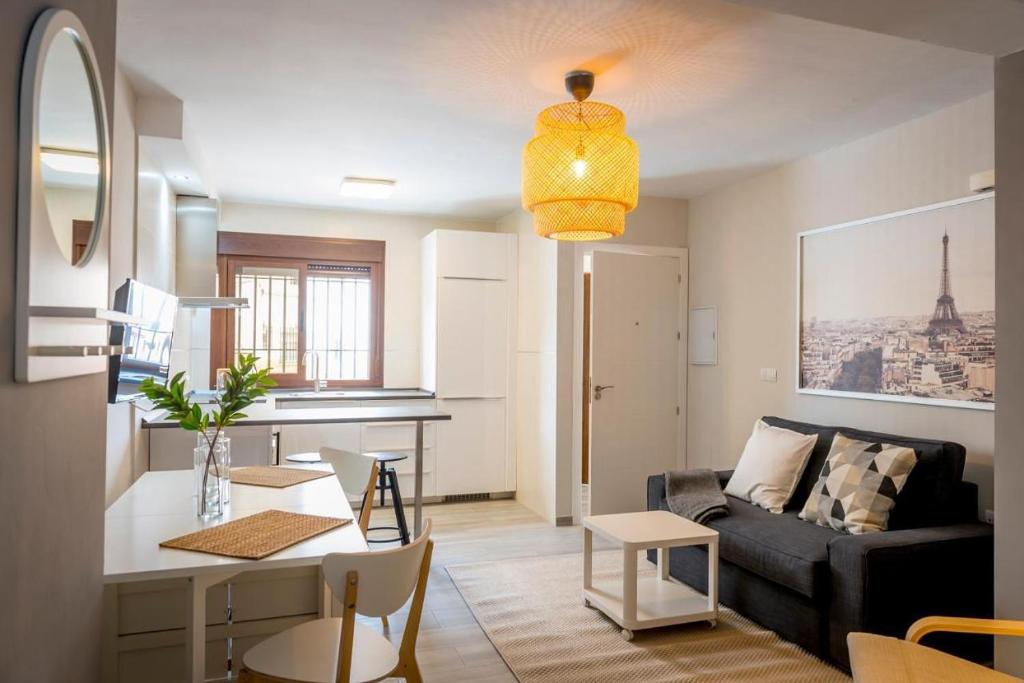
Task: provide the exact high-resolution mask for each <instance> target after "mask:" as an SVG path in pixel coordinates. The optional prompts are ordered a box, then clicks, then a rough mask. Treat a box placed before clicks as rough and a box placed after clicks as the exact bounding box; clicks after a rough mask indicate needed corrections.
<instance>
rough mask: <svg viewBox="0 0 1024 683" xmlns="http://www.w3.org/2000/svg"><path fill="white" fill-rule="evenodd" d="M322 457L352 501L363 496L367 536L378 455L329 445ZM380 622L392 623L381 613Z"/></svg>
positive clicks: (361, 521)
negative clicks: (368, 455)
mask: <svg viewBox="0 0 1024 683" xmlns="http://www.w3.org/2000/svg"><path fill="white" fill-rule="evenodd" d="M320 461H321V462H326V463H328V464H330V466H331V467H332V468H334V476H336V477H337V478H338V482H339V483H340V484H341V490H342V491H344V492H345V495H346V496H348V497H349V502H352V499H353V498H358V499H359V530H360V531H362V532H363V538H366V537H367V535H368V534H369V533H370V513H371V511H372V510H373V492H374V491H376V490H377V477H378V476H379V474H380V472H379V470H378V465H377V460H376V458H369V457H367V456H365V455H362V454H360V453H353V452H352V451H343V450H341V449H338V448H328V447H326V446H325V447H323V448H321V449H320ZM367 477H369V478H367ZM380 622H381V623H382V624H384V628H388V627H389V624H388V618H387V617H386V616H385V617H381V618H380Z"/></svg>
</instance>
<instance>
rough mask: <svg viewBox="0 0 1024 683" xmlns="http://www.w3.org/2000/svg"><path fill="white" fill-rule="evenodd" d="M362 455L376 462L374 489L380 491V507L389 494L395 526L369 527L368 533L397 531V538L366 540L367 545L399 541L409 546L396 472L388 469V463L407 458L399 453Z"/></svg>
mask: <svg viewBox="0 0 1024 683" xmlns="http://www.w3.org/2000/svg"><path fill="white" fill-rule="evenodd" d="M363 455H365V456H367V457H369V458H374V459H375V460H376V461H377V477H378V481H377V486H376V489H377V490H378V491H380V504H381V506H382V507H383V506H385V505H387V498H386V494H387V493H388V492H390V493H391V505H392V507H393V508H394V510H395V524H396V526H374V527H370V531H380V530H385V529H387V530H390V531H397V532H398V536H396V537H394V538H382V539H377V538H367V539H366V542H367V543H394V542H395V541H401V542H402V545H409V525H408V523H407V522H406V521H405V508H404V507H402V493H401V491H399V489H398V472H396V471H395V468H394V467H389V463H393V462H398V461H400V460H405V459H406V458H408V457H409V456H408V455H407V454H405V453H402V452H399V451H371V452H369V453H363Z"/></svg>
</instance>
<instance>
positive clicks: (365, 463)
mask: <svg viewBox="0 0 1024 683" xmlns="http://www.w3.org/2000/svg"><path fill="white" fill-rule="evenodd" d="M320 459H321V460H323V461H324V462H326V463H329V464H330V465H331V467H333V468H334V474H335V475H336V476H337V477H338V481H339V482H341V488H342V490H343V491H344V492H345V495H346V496H350V497H353V498H358V497H360V496H362V495H363V493H365V492H366V489H367V487H368V486H369V482H370V472H371V470H372V469H373V466H374V465H376V464H377V461H376V460H375V459H373V458H371V457H369V456H366V455H361V454H359V453H353V452H351V451H343V450H340V449H338V448H326V447H325V448H321V449H320Z"/></svg>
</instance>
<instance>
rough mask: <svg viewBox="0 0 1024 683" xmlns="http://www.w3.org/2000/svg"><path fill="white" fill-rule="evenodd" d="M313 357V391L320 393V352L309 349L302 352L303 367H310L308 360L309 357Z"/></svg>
mask: <svg viewBox="0 0 1024 683" xmlns="http://www.w3.org/2000/svg"><path fill="white" fill-rule="evenodd" d="M310 356H312V357H313V391H314V393H318V394H319V393H320V354H319V353H317V352H316V351H313V350H309V351H306V353H304V354H302V367H308V366H307V365H306V361H307V360H308V359H309V357H310Z"/></svg>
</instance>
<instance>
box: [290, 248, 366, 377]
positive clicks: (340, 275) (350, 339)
mask: <svg viewBox="0 0 1024 683" xmlns="http://www.w3.org/2000/svg"><path fill="white" fill-rule="evenodd" d="M370 288H371V285H370V269H369V267H366V266H333V265H327V264H320V263H317V264H313V263H311V264H309V270H308V274H307V276H306V351H314V352H316V354H317V358H318V360H319V363H320V378H321V379H326V380H328V381H330V380H367V379H369V378H370V327H371V325H372V322H373V321H372V310H371V308H372V307H371V300H370V299H371V297H370ZM306 379H308V380H312V379H313V366H312V364H311V363H307V364H306Z"/></svg>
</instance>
